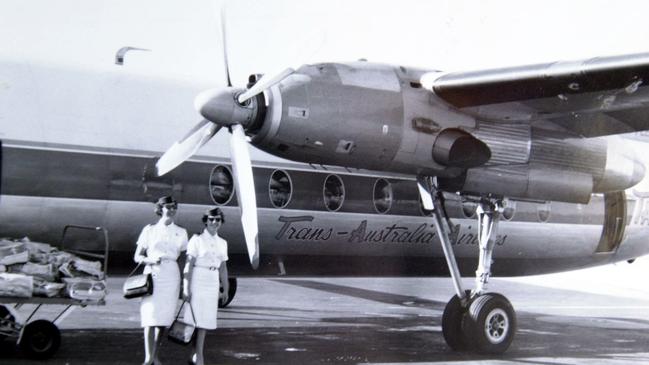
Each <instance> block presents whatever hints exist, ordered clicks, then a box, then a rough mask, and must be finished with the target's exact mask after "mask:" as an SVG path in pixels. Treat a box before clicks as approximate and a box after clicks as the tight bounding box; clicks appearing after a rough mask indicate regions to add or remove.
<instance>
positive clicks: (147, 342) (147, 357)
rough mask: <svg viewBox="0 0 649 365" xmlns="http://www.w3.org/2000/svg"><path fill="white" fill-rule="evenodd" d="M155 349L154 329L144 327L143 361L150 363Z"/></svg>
mask: <svg viewBox="0 0 649 365" xmlns="http://www.w3.org/2000/svg"><path fill="white" fill-rule="evenodd" d="M154 351H155V331H153V328H151V327H144V363H145V364H152V363H153V355H154Z"/></svg>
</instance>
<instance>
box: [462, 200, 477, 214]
mask: <svg viewBox="0 0 649 365" xmlns="http://www.w3.org/2000/svg"><path fill="white" fill-rule="evenodd" d="M477 208H478V204H476V203H475V202H472V201H463V202H462V214H464V217H465V218H473V217H475V211H476V209H477Z"/></svg>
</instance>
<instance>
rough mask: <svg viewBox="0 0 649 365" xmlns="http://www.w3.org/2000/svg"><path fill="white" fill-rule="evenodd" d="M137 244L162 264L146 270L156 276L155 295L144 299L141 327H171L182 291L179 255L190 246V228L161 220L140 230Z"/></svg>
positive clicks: (150, 266) (148, 267)
mask: <svg viewBox="0 0 649 365" xmlns="http://www.w3.org/2000/svg"><path fill="white" fill-rule="evenodd" d="M137 244H138V246H140V247H142V248H143V249H146V256H147V257H149V258H152V259H154V260H157V259H160V260H161V261H160V264H156V265H147V266H146V268H145V269H144V273H145V274H146V273H151V276H152V277H153V294H152V295H148V296H145V297H144V298H142V303H141V304H140V318H141V325H142V327H149V326H165V327H167V326H170V325H171V323H172V322H173V320H174V318H175V315H176V313H175V311H176V304H177V303H178V295H179V291H180V270H179V269H178V262H177V260H178V256H179V255H180V253H181V252H182V251H184V250H186V249H187V231H186V230H185V229H184V228H182V227H178V226H177V225H175V224H173V223H172V224H170V225H165V224H164V223H163V222H162V221H160V222H158V223H156V224H150V225H148V226H146V227H144V229H142V233H140V238H138V240H137Z"/></svg>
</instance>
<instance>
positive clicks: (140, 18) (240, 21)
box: [0, 0, 649, 84]
mask: <svg viewBox="0 0 649 365" xmlns="http://www.w3.org/2000/svg"><path fill="white" fill-rule="evenodd" d="M220 3H221V1H210V0H187V1H169V0H166V1H164V0H163V1H161V0H56V1H53V0H3V1H2V2H0V27H1V28H0V29H1V30H2V31H0V55H1V56H3V57H7V56H9V57H16V58H20V57H27V58H33V59H37V60H43V61H46V62H48V63H63V64H69V65H74V66H83V67H89V68H97V67H107V68H110V67H114V66H113V64H112V62H113V56H114V53H115V51H116V50H117V49H118V48H120V47H122V46H125V45H130V46H137V47H143V48H149V49H151V50H152V51H153V52H151V53H148V54H145V53H140V54H136V53H131V54H129V55H128V56H129V57H128V58H127V67H130V68H131V70H132V71H134V72H142V73H150V74H155V75H159V74H162V75H166V76H174V77H175V76H178V75H182V76H183V77H190V78H197V79H201V80H210V79H211V80H215V81H221V82H222V80H223V78H222V77H223V70H222V61H221V59H222V57H221V49H220V46H221V44H220V43H221V42H220V32H219V23H220V18H219V16H218V14H217V10H216V9H218V8H219V6H220V5H219V4H220ZM54 4H55V5H56V6H53V5H54ZM225 7H226V9H227V11H226V18H227V36H228V51H229V57H230V63H231V70H232V73H233V76H234V78H235V83H237V84H243V83H244V82H245V79H246V77H247V75H248V74H250V73H253V72H254V73H261V72H269V71H272V70H273V69H281V68H283V67H285V66H287V65H288V66H291V65H295V63H296V62H298V63H299V62H300V60H302V61H303V62H316V61H331V60H337V61H344V60H356V59H358V58H367V59H368V60H370V61H376V62H387V63H399V64H404V65H410V66H420V67H426V68H431V69H442V70H447V71H448V70H460V69H476V68H486V67H498V66H504V65H514V64H527V63H536V62H547V61H553V60H565V59H576V58H586V57H592V56H597V55H611V54H622V53H635V52H646V51H649V42H648V40H649V23H648V22H646V14H647V10H649V5H648V4H647V2H645V1H624V0H617V1H611V0H588V1H559V0H549V1H548V0H543V1H510V0H502V1H469V0H440V1H420V0H419V1H417V0H405V1H404V0H400V1H394V0H392V1H377V0H371V1H370V0H367V1H353V0H335V1H317V0H297V1H296V0H277V1H270V0H231V1H226V5H225ZM303 53H307V54H303Z"/></svg>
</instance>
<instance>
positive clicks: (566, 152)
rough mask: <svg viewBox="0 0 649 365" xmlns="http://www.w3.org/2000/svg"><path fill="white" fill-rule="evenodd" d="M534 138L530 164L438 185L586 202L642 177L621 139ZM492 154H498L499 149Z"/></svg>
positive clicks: (490, 168) (472, 172)
mask: <svg viewBox="0 0 649 365" xmlns="http://www.w3.org/2000/svg"><path fill="white" fill-rule="evenodd" d="M532 134H533V138H532V140H531V141H530V152H529V155H528V161H527V163H522V164H520V163H519V164H500V165H493V164H491V165H490V164H489V163H487V164H486V165H485V166H481V167H478V168H471V169H467V170H466V171H465V173H464V174H463V175H462V176H461V177H457V178H440V179H439V183H440V187H441V188H442V189H445V190H449V191H459V192H464V193H469V194H475V195H483V194H492V195H496V196H498V195H500V196H504V197H510V198H518V199H528V200H554V201H563V202H571V203H583V204H585V203H588V201H589V200H590V197H591V194H593V193H607V192H613V191H621V190H625V189H628V188H630V187H632V186H634V185H636V184H637V183H639V182H640V181H641V180H642V179H643V178H644V175H645V168H644V166H643V165H642V164H641V163H640V162H639V161H638V160H637V158H636V157H635V155H634V152H633V151H632V150H631V149H630V148H628V147H627V146H625V145H624V143H623V141H622V140H617V139H613V138H610V137H609V139H605V138H595V139H574V140H559V139H557V138H556V137H558V135H555V133H554V132H549V131H542V130H535V131H533V133H532ZM560 141H561V143H559V142H560ZM493 150H494V151H496V154H497V152H498V148H497V147H495V148H493ZM495 157H496V158H497V157H498V156H497V155H496V156H495Z"/></svg>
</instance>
